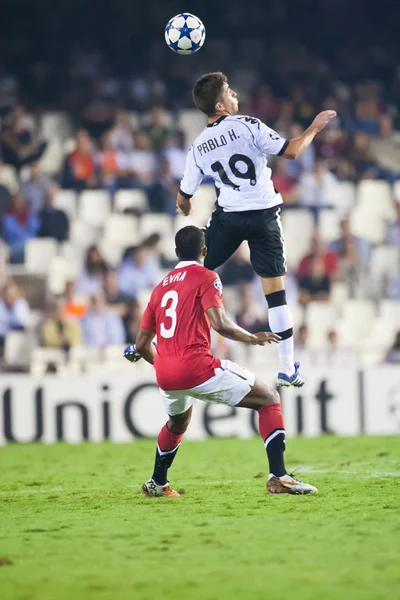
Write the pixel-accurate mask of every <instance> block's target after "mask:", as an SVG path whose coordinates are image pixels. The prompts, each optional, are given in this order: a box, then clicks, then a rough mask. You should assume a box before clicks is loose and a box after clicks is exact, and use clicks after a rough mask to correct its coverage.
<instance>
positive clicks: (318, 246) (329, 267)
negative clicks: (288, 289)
mask: <svg viewBox="0 0 400 600" xmlns="http://www.w3.org/2000/svg"><path fill="white" fill-rule="evenodd" d="M315 258H319V259H322V267H323V270H324V272H325V273H326V274H327V275H328V276H329V277H330V278H332V279H334V278H335V276H336V273H337V269H338V257H337V255H336V254H335V253H334V252H331V251H329V250H327V249H326V248H325V245H324V243H323V241H322V240H321V237H320V235H319V233H318V232H315V233H314V235H313V236H312V239H311V249H310V252H309V253H308V254H306V256H304V258H302V259H301V261H300V263H299V266H298V268H297V273H296V275H297V278H298V279H300V278H301V277H308V276H309V275H310V274H311V269H312V265H313V262H314V259H315Z"/></svg>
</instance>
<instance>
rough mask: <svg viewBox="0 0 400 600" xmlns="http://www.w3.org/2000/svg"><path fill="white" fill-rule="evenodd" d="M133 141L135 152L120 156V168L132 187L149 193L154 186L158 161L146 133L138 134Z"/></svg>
mask: <svg viewBox="0 0 400 600" xmlns="http://www.w3.org/2000/svg"><path fill="white" fill-rule="evenodd" d="M133 141H134V150H132V151H131V152H129V153H124V154H121V153H120V154H119V155H118V168H119V169H120V171H121V175H123V176H124V177H128V178H129V180H130V185H131V186H132V187H134V188H138V189H141V190H145V191H147V190H149V188H150V187H151V186H152V185H153V184H154V181H155V176H156V169H157V161H156V158H155V155H154V152H153V151H152V149H151V142H150V139H149V138H148V136H147V135H146V134H145V133H143V132H136V133H135V134H134V136H133Z"/></svg>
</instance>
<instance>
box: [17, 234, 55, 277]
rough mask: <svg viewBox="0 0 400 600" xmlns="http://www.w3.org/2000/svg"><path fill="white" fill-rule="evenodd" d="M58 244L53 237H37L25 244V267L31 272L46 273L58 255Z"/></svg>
mask: <svg viewBox="0 0 400 600" xmlns="http://www.w3.org/2000/svg"><path fill="white" fill-rule="evenodd" d="M57 249H58V244H57V242H56V240H54V239H53V238H37V239H32V240H28V241H27V242H26V244H25V268H26V270H27V271H28V272H29V273H39V274H45V273H47V271H48V268H49V263H50V261H51V259H52V258H53V257H54V256H56V254H57Z"/></svg>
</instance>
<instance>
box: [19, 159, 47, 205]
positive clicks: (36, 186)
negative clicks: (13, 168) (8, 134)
mask: <svg viewBox="0 0 400 600" xmlns="http://www.w3.org/2000/svg"><path fill="white" fill-rule="evenodd" d="M52 185H53V184H52V182H51V180H50V179H49V177H47V176H46V175H44V174H43V173H42V171H41V168H40V162H39V161H37V162H35V163H33V164H32V165H31V166H30V173H29V177H28V179H26V180H25V181H23V182H22V183H21V192H22V194H23V196H24V198H25V200H26V201H27V202H28V204H29V207H30V208H31V210H32V211H33V212H34V213H35V214H36V215H37V214H38V213H39V212H40V211H41V210H42V208H43V206H44V204H45V197H46V195H47V193H48V191H49V188H51V186H52Z"/></svg>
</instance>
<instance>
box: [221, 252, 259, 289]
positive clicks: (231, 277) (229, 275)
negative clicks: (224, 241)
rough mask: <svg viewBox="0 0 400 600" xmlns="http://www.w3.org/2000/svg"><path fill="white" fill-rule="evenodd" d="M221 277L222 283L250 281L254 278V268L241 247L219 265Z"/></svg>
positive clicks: (232, 283) (230, 283)
mask: <svg viewBox="0 0 400 600" xmlns="http://www.w3.org/2000/svg"><path fill="white" fill-rule="evenodd" d="M220 275H221V279H222V283H223V284H224V285H235V284H236V283H246V282H247V283H250V282H251V281H252V280H253V279H254V270H253V267H252V266H251V264H250V263H249V261H248V260H247V258H246V256H245V255H244V252H243V248H239V249H238V250H236V252H235V253H234V254H233V255H232V257H231V258H230V259H228V260H227V261H226V263H225V264H224V265H223V266H222V267H221V272H220Z"/></svg>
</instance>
